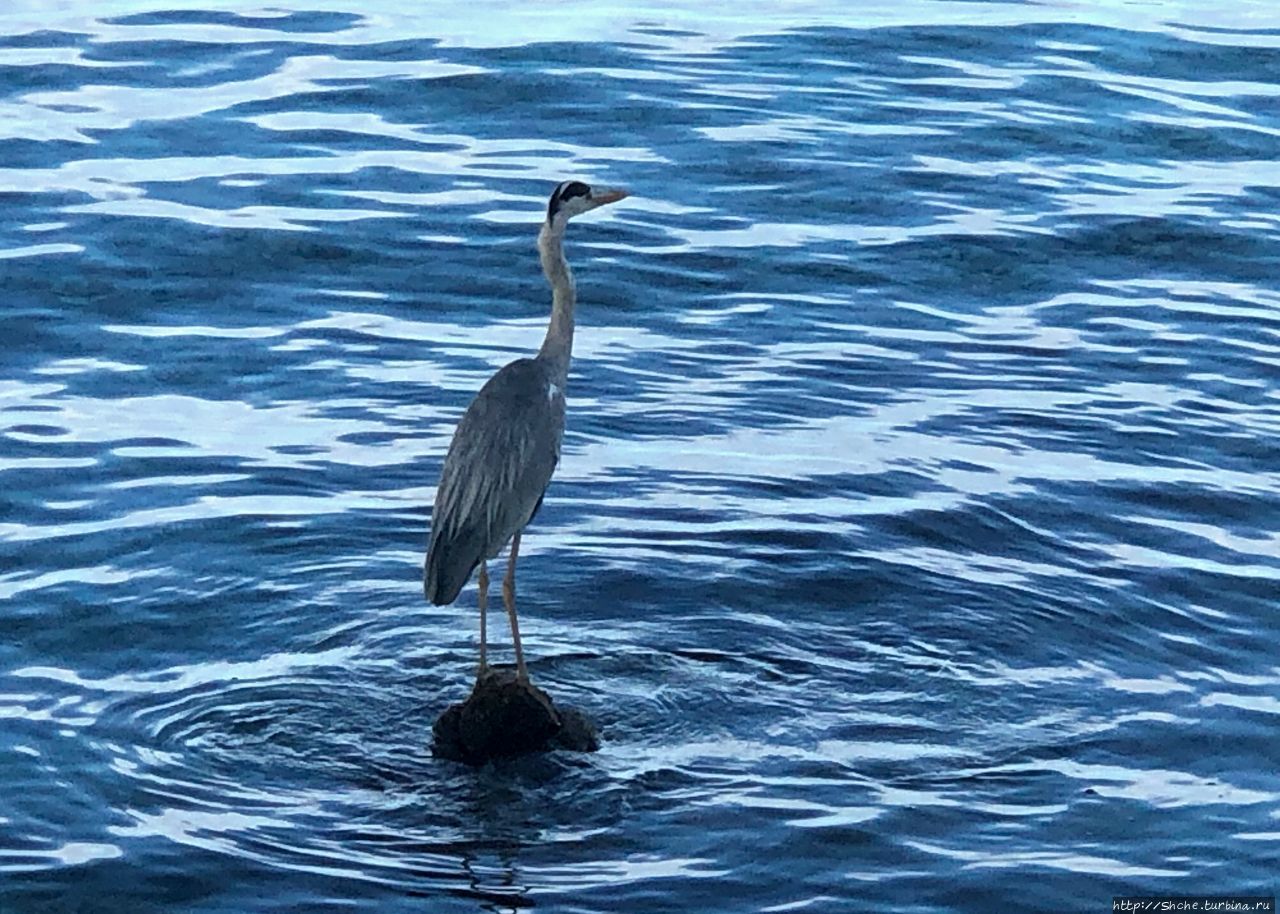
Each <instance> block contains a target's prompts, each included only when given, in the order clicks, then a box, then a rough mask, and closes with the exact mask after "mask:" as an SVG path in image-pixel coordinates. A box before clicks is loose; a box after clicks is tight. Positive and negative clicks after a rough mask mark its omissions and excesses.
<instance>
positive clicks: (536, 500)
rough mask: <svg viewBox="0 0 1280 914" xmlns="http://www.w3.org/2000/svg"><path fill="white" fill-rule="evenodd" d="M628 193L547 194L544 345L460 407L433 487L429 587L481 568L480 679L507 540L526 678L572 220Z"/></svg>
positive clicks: (579, 187)
mask: <svg viewBox="0 0 1280 914" xmlns="http://www.w3.org/2000/svg"><path fill="white" fill-rule="evenodd" d="M625 196H627V192H626V191H624V190H618V189H616V188H608V189H593V188H592V187H589V186H588V185H586V184H584V183H583V182H581V181H564V182H561V183H560V184H558V185H557V186H556V189H555V190H554V191H553V192H552V194H551V199H550V200H549V201H548V202H547V218H546V221H544V222H543V223H542V229H541V230H540V231H539V232H538V253H539V257H540V259H541V261H542V272H543V273H544V274H545V275H546V277H547V282H548V283H549V284H550V286H551V320H550V322H549V323H548V325H547V334H546V337H545V339H543V341H542V348H541V349H539V350H538V354H537V355H536V356H534V357H533V358H522V359H516V360H515V361H514V362H511V363H510V364H508V365H506V366H504V367H503V368H501V369H499V371H498V372H497V373H496V374H495V375H494V376H493V377H491V378H490V379H489V380H488V381H487V382H486V383H485V385H484V386H483V387H481V388H480V392H479V393H478V394H476V396H475V399H473V400H472V401H471V405H470V406H468V407H467V410H466V412H465V413H463V415H462V419H461V420H459V422H458V427H457V429H456V430H455V431H454V433H453V441H452V442H451V443H450V445H449V450H448V453H447V454H446V455H445V458H444V466H443V468H442V469H441V471H440V482H439V484H438V486H437V487H436V500H435V507H434V508H433V509H432V513H431V542H430V544H429V545H428V547H427V558H426V562H425V563H424V566H423V575H422V581H423V589H424V591H425V592H426V597H427V600H428V601H430V602H431V603H434V604H435V605H437V606H443V605H446V604H449V603H452V602H453V601H454V600H456V599H457V598H458V594H459V593H461V592H462V589H463V587H465V586H466V584H467V582H468V581H469V580H470V579H471V574H472V572H474V571H475V570H476V568H477V567H479V569H480V575H479V580H478V581H477V584H478V586H479V596H478V601H477V602H478V603H479V609H480V665H479V669H478V671H477V674H476V680H477V682H479V681H480V680H481V679H483V678H484V676H485V675H486V674H487V673H488V671H489V661H488V643H487V633H486V630H485V619H486V615H487V611H488V601H489V570H488V568H487V566H486V562H487V561H488V560H489V559H496V558H497V557H498V555H499V554H500V553H501V552H502V550H503V548H504V547H505V546H506V545H507V543H508V542H510V543H511V552H510V556H509V558H508V559H507V574H506V577H505V578H503V581H502V601H503V604H504V605H505V606H506V610H507V618H508V619H509V621H510V623H511V640H512V642H513V644H514V645H515V655H516V678H517V679H518V680H519V681H520V682H522V683H528V681H529V671H528V667H526V666H525V661H524V650H523V648H522V647H521V644H520V623H519V622H518V620H517V619H516V559H517V558H518V557H519V555H520V535H521V533H522V532H523V530H524V528H525V526H526V525H528V523H529V521H531V520H533V516H534V515H535V514H537V513H538V509H539V508H540V507H542V497H543V494H544V493H545V492H546V490H547V485H548V484H549V483H550V482H551V475H552V473H554V472H555V468H556V465H557V464H558V463H559V462H560V442H561V439H562V438H563V437H564V403H565V401H564V396H565V389H566V385H567V381H568V377H569V360H570V357H571V354H572V350H573V308H574V304H575V301H576V293H575V291H574V283H573V272H572V271H571V270H570V269H569V262H568V261H567V260H565V256H564V233H565V227H566V226H567V225H568V223H569V220H570V219H572V218H573V217H575V216H580V215H582V214H583V213H586V212H590V211H591V210H593V209H595V208H596V207H599V206H604V205H605V204H608V203H616V202H617V201H618V200H621V199H622V198H623V197H625Z"/></svg>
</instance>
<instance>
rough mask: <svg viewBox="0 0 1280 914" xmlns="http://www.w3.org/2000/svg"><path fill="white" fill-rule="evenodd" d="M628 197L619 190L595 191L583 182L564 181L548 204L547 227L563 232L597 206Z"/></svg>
mask: <svg viewBox="0 0 1280 914" xmlns="http://www.w3.org/2000/svg"><path fill="white" fill-rule="evenodd" d="M626 195H627V192H626V191H625V190H618V189H617V188H612V187H611V188H605V189H594V188H591V187H588V186H587V185H586V184H583V183H582V182H581V181H562V182H561V183H560V184H558V185H557V186H556V189H555V190H554V191H552V192H551V199H550V200H549V201H548V202H547V226H548V227H549V228H551V229H556V230H560V231H563V230H564V226H565V223H566V222H568V221H569V220H570V219H572V218H573V217H574V216H580V215H582V214H583V213H585V212H588V211H589V210H593V209H595V208H596V207H597V206H604V205H605V204H606V203H616V202H618V201H619V200H621V199H622V198H623V197H625V196H626Z"/></svg>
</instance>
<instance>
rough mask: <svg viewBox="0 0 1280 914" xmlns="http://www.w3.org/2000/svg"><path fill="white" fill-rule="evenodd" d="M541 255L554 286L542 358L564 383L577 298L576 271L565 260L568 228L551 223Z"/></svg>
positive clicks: (545, 228) (541, 244)
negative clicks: (574, 306)
mask: <svg viewBox="0 0 1280 914" xmlns="http://www.w3.org/2000/svg"><path fill="white" fill-rule="evenodd" d="M538 253H539V254H540V255H541V258H542V272H543V273H545V274H546V276H547V282H549V283H550V284H551V323H550V324H549V325H548V326H547V336H546V339H544V340H543V341H542V349H541V350H540V351H539V352H538V358H540V359H542V360H543V361H544V362H546V363H547V364H548V365H550V366H551V368H552V370H553V371H554V372H555V373H556V376H557V377H558V378H559V379H560V380H561V382H562V383H561V387H563V386H564V384H563V381H564V380H565V378H567V377H568V375H569V359H570V356H571V354H572V352H573V305H574V302H575V301H576V299H577V294H576V293H575V292H574V288H573V271H572V270H570V269H569V262H568V261H567V260H565V259H564V224H563V223H561V225H560V227H559V228H558V229H557V228H556V227H554V226H552V225H551V224H550V223H546V224H544V225H543V226H542V231H541V232H539V233H538Z"/></svg>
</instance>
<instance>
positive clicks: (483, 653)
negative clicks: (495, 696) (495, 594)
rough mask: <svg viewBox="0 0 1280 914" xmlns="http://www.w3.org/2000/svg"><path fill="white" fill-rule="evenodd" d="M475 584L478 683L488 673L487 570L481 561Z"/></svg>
mask: <svg viewBox="0 0 1280 914" xmlns="http://www.w3.org/2000/svg"><path fill="white" fill-rule="evenodd" d="M477 583H478V584H479V585H480V598H479V603H480V669H479V671H478V672H477V673H476V681H477V682H479V681H480V680H481V679H483V678H484V675H485V674H486V673H488V672H489V657H488V643H487V641H488V639H487V637H486V633H485V616H486V615H487V612H486V610H488V608H489V569H488V568H486V567H485V564H484V560H483V559H481V561H480V580H479V581H478V582H477Z"/></svg>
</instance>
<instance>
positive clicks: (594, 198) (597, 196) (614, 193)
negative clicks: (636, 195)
mask: <svg viewBox="0 0 1280 914" xmlns="http://www.w3.org/2000/svg"><path fill="white" fill-rule="evenodd" d="M625 196H627V192H626V191H625V190H620V189H619V188H616V187H610V188H608V189H606V190H596V191H592V192H591V202H592V203H594V204H595V205H596V206H604V205H605V204H606V203H617V202H618V201H619V200H621V199H622V198H623V197H625Z"/></svg>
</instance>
